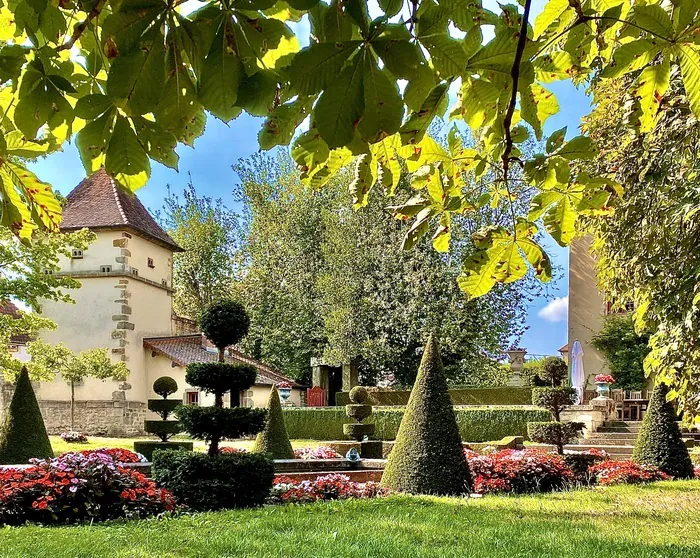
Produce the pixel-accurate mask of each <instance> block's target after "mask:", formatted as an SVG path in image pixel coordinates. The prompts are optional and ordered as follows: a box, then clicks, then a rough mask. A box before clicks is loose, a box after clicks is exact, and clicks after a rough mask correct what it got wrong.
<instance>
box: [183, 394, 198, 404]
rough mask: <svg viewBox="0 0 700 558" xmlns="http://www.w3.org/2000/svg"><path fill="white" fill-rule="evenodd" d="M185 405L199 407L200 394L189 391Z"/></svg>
mask: <svg viewBox="0 0 700 558" xmlns="http://www.w3.org/2000/svg"><path fill="white" fill-rule="evenodd" d="M185 405H199V392H198V391H188V392H187V393H185Z"/></svg>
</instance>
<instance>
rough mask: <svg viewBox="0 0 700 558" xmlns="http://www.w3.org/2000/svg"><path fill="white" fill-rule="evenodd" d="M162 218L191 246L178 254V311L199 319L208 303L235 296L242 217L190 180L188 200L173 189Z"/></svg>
mask: <svg viewBox="0 0 700 558" xmlns="http://www.w3.org/2000/svg"><path fill="white" fill-rule="evenodd" d="M158 217H159V218H160V220H161V222H162V224H163V225H164V226H165V228H166V229H167V231H168V233H169V234H170V236H171V237H172V238H173V240H174V241H175V242H177V243H178V244H179V245H180V246H181V247H182V248H184V250H185V251H184V252H182V253H178V254H175V255H174V256H173V287H174V288H175V297H174V300H173V305H174V308H175V311H176V312H177V313H178V314H179V315H181V316H186V317H188V318H191V319H193V320H196V319H198V317H199V315H200V314H201V312H202V310H204V308H206V307H207V306H208V305H210V304H212V303H213V302H216V301H219V300H223V299H226V298H229V297H230V296H231V293H232V290H233V283H234V281H235V280H236V279H238V278H240V273H241V264H242V262H241V260H240V257H239V254H240V252H239V250H238V245H237V240H238V234H237V231H238V227H237V223H236V215H235V213H233V212H232V211H231V210H229V209H228V208H226V206H225V205H224V204H223V202H222V201H221V200H220V199H218V200H213V199H212V198H209V197H206V196H198V195H197V192H196V191H195V188H194V186H193V185H192V183H191V182H190V183H189V184H188V186H187V188H185V189H184V190H183V192H182V198H180V197H179V196H178V195H176V194H175V193H173V192H172V191H171V190H170V189H168V197H167V198H166V199H165V204H164V205H163V209H162V210H161V211H160V212H159V213H158Z"/></svg>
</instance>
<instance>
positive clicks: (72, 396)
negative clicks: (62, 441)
mask: <svg viewBox="0 0 700 558" xmlns="http://www.w3.org/2000/svg"><path fill="white" fill-rule="evenodd" d="M70 429H71V430H75V381H73V380H71V381H70Z"/></svg>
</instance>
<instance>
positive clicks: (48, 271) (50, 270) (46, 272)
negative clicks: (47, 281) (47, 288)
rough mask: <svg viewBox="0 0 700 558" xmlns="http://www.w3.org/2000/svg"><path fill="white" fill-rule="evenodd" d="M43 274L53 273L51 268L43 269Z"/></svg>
mask: <svg viewBox="0 0 700 558" xmlns="http://www.w3.org/2000/svg"><path fill="white" fill-rule="evenodd" d="M44 275H53V269H45V270H44Z"/></svg>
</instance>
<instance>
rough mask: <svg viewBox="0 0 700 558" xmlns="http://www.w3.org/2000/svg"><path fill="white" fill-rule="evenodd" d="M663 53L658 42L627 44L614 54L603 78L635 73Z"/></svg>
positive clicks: (648, 41)
mask: <svg viewBox="0 0 700 558" xmlns="http://www.w3.org/2000/svg"><path fill="white" fill-rule="evenodd" d="M659 52H661V47H660V46H659V45H658V43H657V41H654V40H647V39H637V40H635V41H632V42H630V43H625V44H624V45H622V46H621V47H619V48H617V49H615V51H614V52H613V59H612V62H611V63H610V64H609V65H608V66H607V67H606V68H605V69H604V70H603V72H602V74H601V75H602V76H603V77H606V78H616V77H618V76H621V75H624V74H627V73H629V72H634V71H636V70H639V69H640V68H643V67H644V66H646V65H647V64H649V63H650V62H651V61H652V60H654V58H656V56H657V55H658V54H659Z"/></svg>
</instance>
